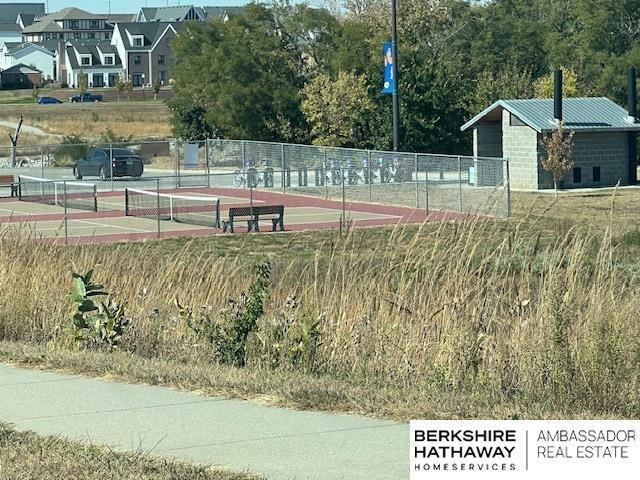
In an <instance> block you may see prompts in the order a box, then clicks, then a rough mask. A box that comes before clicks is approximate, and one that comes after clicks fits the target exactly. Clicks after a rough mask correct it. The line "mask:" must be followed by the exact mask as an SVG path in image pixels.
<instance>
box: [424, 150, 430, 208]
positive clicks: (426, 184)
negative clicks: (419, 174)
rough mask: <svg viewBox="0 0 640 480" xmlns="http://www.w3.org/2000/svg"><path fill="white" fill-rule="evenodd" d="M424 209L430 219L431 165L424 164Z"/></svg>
mask: <svg viewBox="0 0 640 480" xmlns="http://www.w3.org/2000/svg"><path fill="white" fill-rule="evenodd" d="M424 208H425V210H426V213H427V218H429V163H428V162H425V164H424Z"/></svg>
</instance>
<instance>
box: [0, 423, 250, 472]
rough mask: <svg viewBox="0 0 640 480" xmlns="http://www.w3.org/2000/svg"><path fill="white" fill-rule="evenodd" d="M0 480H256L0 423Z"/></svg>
mask: <svg viewBox="0 0 640 480" xmlns="http://www.w3.org/2000/svg"><path fill="white" fill-rule="evenodd" d="M0 478H2V479H3V480H25V479H36V478H37V479H38V480H57V479H62V478H63V479H65V480H103V479H105V478H114V479H139V480H143V479H149V480H151V479H153V480H165V479H166V480H253V479H255V480H257V478H258V477H254V476H250V475H244V474H238V473H233V472H228V471H224V470H218V469H214V468H209V467H201V466H194V465H188V464H186V463H182V462H176V461H172V460H167V459H161V458H158V457H155V456H153V455H150V454H146V453H144V452H136V453H124V452H115V451H113V450H110V449H108V448H105V447H99V446H93V445H87V444H84V443H80V442H74V441H69V440H65V439H62V438H59V437H53V436H46V437H43V436H37V435H35V434H33V433H31V432H19V431H16V430H13V429H12V428H10V427H9V426H7V425H3V424H1V423H0Z"/></svg>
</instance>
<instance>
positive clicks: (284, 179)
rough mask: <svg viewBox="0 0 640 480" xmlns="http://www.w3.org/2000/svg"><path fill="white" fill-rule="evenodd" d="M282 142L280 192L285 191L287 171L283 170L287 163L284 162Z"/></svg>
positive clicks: (282, 145) (282, 144) (281, 145)
mask: <svg viewBox="0 0 640 480" xmlns="http://www.w3.org/2000/svg"><path fill="white" fill-rule="evenodd" d="M284 155H285V154H284V143H281V144H280V170H281V173H280V178H281V180H280V181H281V182H282V193H287V178H286V175H287V172H286V171H285V168H286V165H287V163H286V162H285V158H284Z"/></svg>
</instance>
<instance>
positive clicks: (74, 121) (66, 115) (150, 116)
mask: <svg viewBox="0 0 640 480" xmlns="http://www.w3.org/2000/svg"><path fill="white" fill-rule="evenodd" d="M20 115H23V116H24V124H25V125H29V126H32V127H37V128H40V129H42V130H43V131H44V132H46V133H48V134H52V135H66V136H70V135H80V136H82V137H85V138H88V139H92V138H98V137H100V135H101V134H102V133H104V132H106V131H107V130H108V129H110V130H111V131H112V132H113V133H114V134H115V135H117V136H119V137H129V136H132V137H133V138H135V139H157V138H161V139H164V138H167V137H170V136H171V126H170V124H169V109H168V108H167V106H166V105H165V104H164V103H163V102H161V101H157V102H154V101H147V102H144V103H139V102H105V103H95V104H93V103H92V104H86V105H84V104H71V103H64V104H59V105H35V104H31V105H6V106H3V107H2V108H1V109H0V120H4V121H9V122H18V120H19V118H20ZM44 140H45V141H47V142H52V143H59V140H55V141H54V140H53V139H51V138H48V139H44ZM29 142H39V143H33V144H42V143H43V138H36V139H33V138H32V137H29V138H28V137H27V136H25V137H23V138H22V141H21V142H20V145H30V143H29ZM0 145H10V141H9V138H8V136H7V135H0Z"/></svg>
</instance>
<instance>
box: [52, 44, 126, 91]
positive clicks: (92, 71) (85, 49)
mask: <svg viewBox="0 0 640 480" xmlns="http://www.w3.org/2000/svg"><path fill="white" fill-rule="evenodd" d="M64 57H65V58H64V59H62V58H60V59H59V61H60V62H61V63H60V65H62V64H64V75H65V77H64V81H65V82H67V83H68V84H69V85H73V86H77V85H79V83H80V75H86V76H87V85H88V86H89V87H91V88H99V87H113V86H115V84H116V81H117V80H118V77H120V76H123V75H124V69H123V68H122V61H121V60H120V56H119V55H118V52H117V51H116V49H115V48H114V47H113V46H111V44H110V43H109V42H108V41H103V42H95V43H84V42H82V43H81V42H67V44H66V48H65V49H64Z"/></svg>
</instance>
